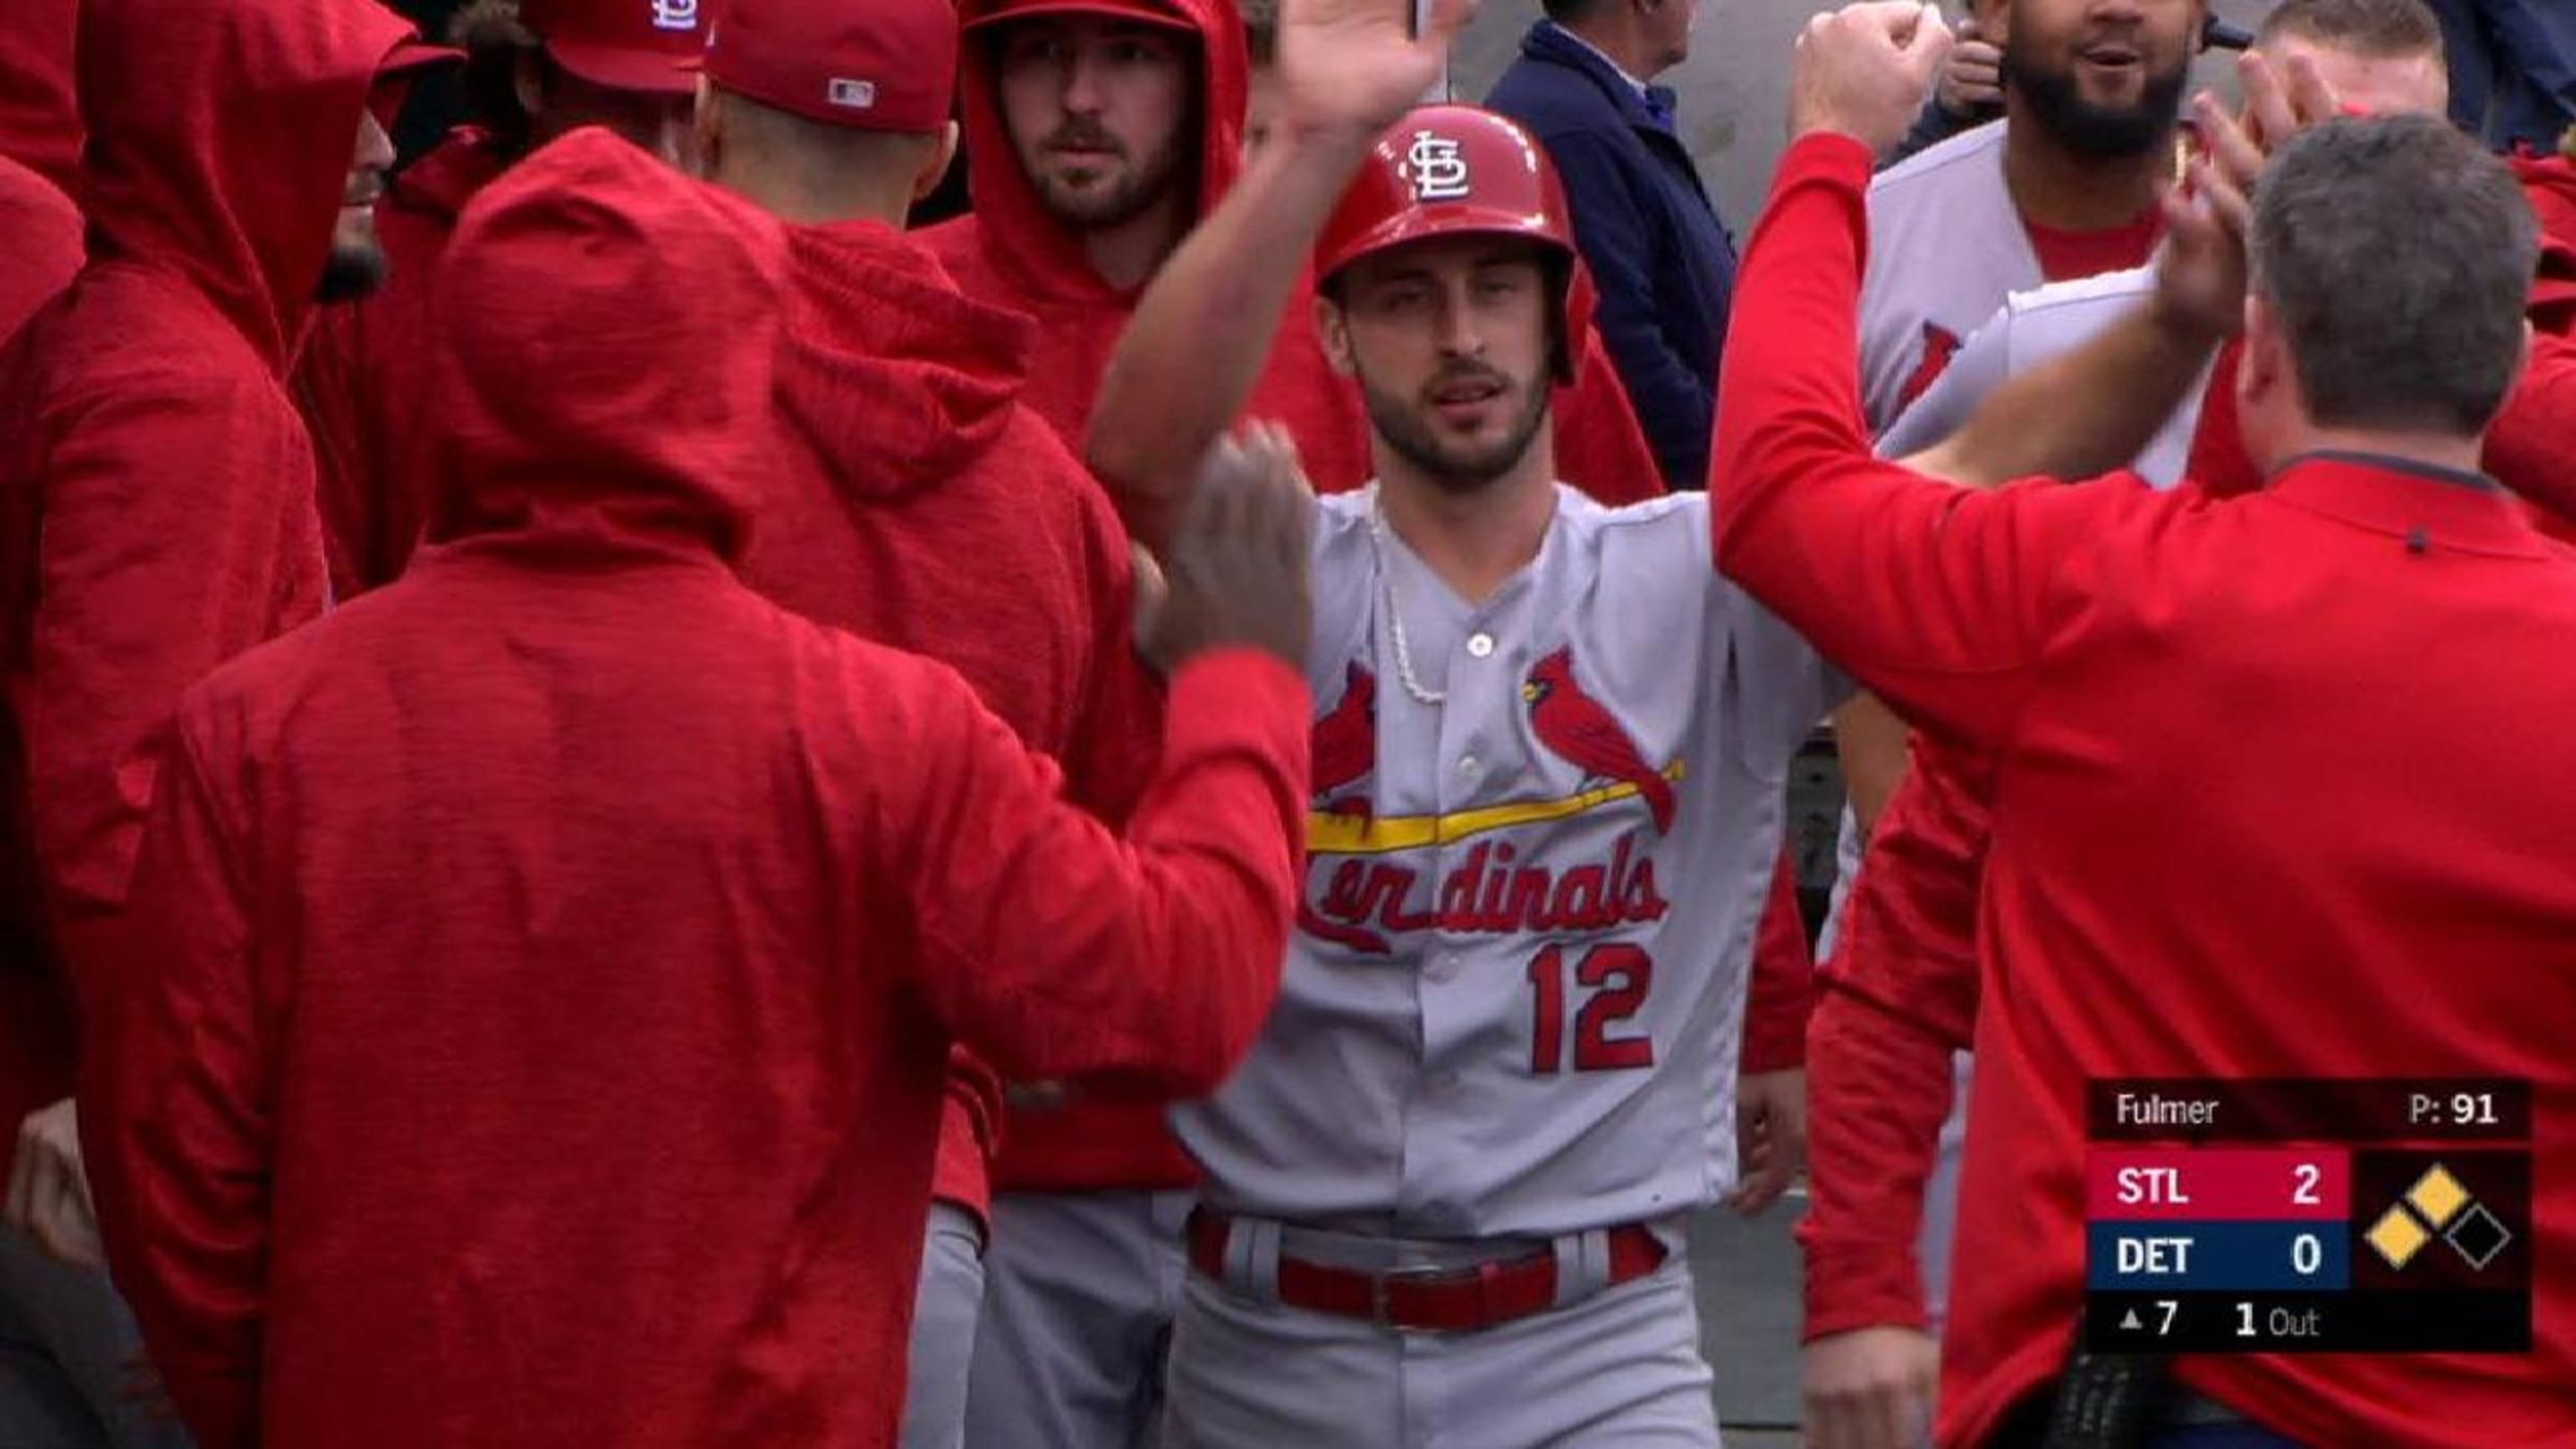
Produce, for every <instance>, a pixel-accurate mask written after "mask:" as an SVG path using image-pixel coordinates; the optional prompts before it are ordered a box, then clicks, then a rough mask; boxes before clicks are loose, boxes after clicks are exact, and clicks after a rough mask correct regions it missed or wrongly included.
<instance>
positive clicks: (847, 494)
mask: <svg viewBox="0 0 2576 1449" xmlns="http://www.w3.org/2000/svg"><path fill="white" fill-rule="evenodd" d="M956 49H957V21H956V15H955V12H954V10H953V8H952V7H951V4H950V0H877V3H873V4H870V5H866V6H857V7H832V6H820V5H813V4H809V3H805V0H730V3H729V4H728V5H727V7H726V10H725V13H724V19H723V21H722V23H721V25H720V27H719V28H718V29H717V31H716V32H715V34H714V36H713V38H712V40H711V42H710V44H709V46H708V50H707V56H706V62H705V78H706V86H705V88H704V90H703V91H702V93H701V95H700V98H699V104H698V131H697V146H696V150H697V153H698V157H699V161H700V163H701V165H702V166H703V167H704V169H705V173H706V175H707V177H708V179H710V180H712V181H714V182H716V183H717V184H718V185H720V186H723V187H725V188H727V189H729V190H731V191H733V192H735V193H737V194H739V195H741V196H743V197H744V198H746V199H748V200H750V201H751V202H752V203H754V204H755V205H757V206H759V207H761V208H762V209H763V210H765V211H768V212H769V213H771V214H772V215H774V216H777V217H779V218H781V219H782V220H785V221H788V222H790V223H793V224H794V225H791V226H790V227H789V229H788V231H787V238H788V261H789V269H788V273H787V277H786V282H785V285H786V299H787V318H786V323H787V325H786V330H785V333H784V335H783V338H782V342H783V346H782V348H781V353H780V357H779V362H778V383H777V390H778V398H779V408H780V413H781V416H782V419H783V421H784V422H785V424H786V427H785V432H786V434H787V437H786V447H785V449H784V451H783V456H782V460H781V462H780V464H779V465H778V466H777V467H776V468H775V469H774V472H773V476H772V480H771V486H770V487H769V489H768V490H767V491H766V492H765V493H764V495H763V497H762V500H761V523H762V528H761V530H760V532H759V534H758V536H757V537H756V539H755V541H754V543H753V547H752V550H751V553H750V556H749V558H748V559H747V560H746V561H745V564H744V566H743V577H744V578H745V580H746V581H747V582H749V583H750V584H751V585H752V587H754V588H755V589H758V590H760V591H761V592H762V593H764V594H766V595H768V596H769V597H770V598H772V599H775V600H777V601H778V602H780V603H782V604H785V605H787V606H788V607H790V608H792V609H795V610H797V611H798V612H800V613H802V614H805V615H806V616H807V617H809V618H813V619H816V620H819V621H821V622H823V623H826V624H830V625H833V626H835V627H838V628H844V629H848V630H850V631H851V632H853V633H855V634H858V635H859V636H861V637H862V638H866V639H871V640H876V641H879V642H882V643H887V644H892V645H895V646H898V647H901V648H904V649H909V650H913V651H915V652H918V653H923V654H927V655H929V656H931V657H932V658H935V659H939V660H942V661H944V662H946V663H948V664H951V665H953V666H954V667H956V668H957V669H958V671H959V672H960V673H962V674H964V675H965V676H966V678H967V681H968V682H969V683H971V684H973V685H974V686H975V688H976V691H977V693H978V694H979V695H980V696H981V697H982V698H983V700H984V702H985V704H986V705H987V706H988V707H989V708H991V709H992V710H993V711H994V712H995V713H996V714H998V715H1000V716H1001V717H1002V719H1003V720H1005V721H1006V722H1008V723H1009V724H1010V725H1011V727H1012V728H1013V729H1014V730H1015V731H1016V732H1017V733H1018V734H1019V736H1020V738H1021V739H1022V740H1023V741H1025V742H1026V743H1027V744H1028V745H1029V746H1030V747H1031V748H1032V749H1035V750H1038V751H1040V752H1042V753H1045V754H1047V755H1049V756H1052V757H1054V758H1055V759H1057V760H1058V761H1060V762H1061V763H1062V764H1063V766H1064V768H1065V771H1066V777H1067V778H1066V786H1067V791H1068V794H1069V798H1071V799H1072V800H1073V801H1074V802H1075V803H1077V804H1080V805H1083V806H1084V807H1085V808H1088V809H1091V810H1093V811H1095V812H1097V813H1099V814H1100V815H1101V816H1102V817H1103V818H1104V819H1107V820H1110V821H1112V822H1113V823H1114V822H1115V821H1117V820H1118V819H1121V818H1123V817H1124V814H1125V812H1126V810H1127V808H1128V807H1129V806H1130V805H1131V804H1132V803H1133V801H1134V798H1135V795H1136V793H1137V791H1138V790H1139V789H1141V787H1142V786H1143V784H1144V780H1143V778H1142V772H1143V769H1144V767H1145V766H1146V765H1147V764H1148V763H1149V759H1148V756H1149V754H1150V741H1151V740H1152V738H1153V736H1154V734H1155V733H1156V732H1157V729H1158V726H1157V724H1156V718H1157V716H1156V709H1157V705H1156V700H1155V690H1154V687H1153V685H1152V683H1151V681H1150V680H1148V679H1146V678H1145V677H1144V675H1143V672H1142V670H1141V669H1140V668H1139V666H1138V665H1137V663H1136V661H1135V659H1134V657H1133V651H1132V650H1131V649H1130V648H1129V646H1128V642H1127V632H1128V621H1129V618H1130V614H1131V612H1132V603H1133V595H1134V591H1135V590H1134V580H1133V577H1132V575H1131V572H1130V570H1129V566H1128V555H1127V544H1126V539H1125V535H1124V533H1123V531H1122V530H1121V529H1120V527H1119V524H1118V518H1117V514H1116V513H1115V512H1114V511H1113V510H1112V509H1111V507H1110V505H1109V501H1108V498H1107V497H1106V495H1104V494H1103V493H1102V492H1101V490H1100V486H1099V484H1097V483H1096V482H1094V481H1093V480H1092V477H1091V475H1090V474H1089V473H1088V472H1087V471H1085V470H1084V468H1083V467H1082V465H1081V464H1080V463H1079V462H1078V461H1076V460H1075V459H1074V457H1073V455H1072V454H1071V453H1070V452H1069V451H1068V450H1067V449H1066V447H1065V445H1064V443H1063V442H1062V440H1061V439H1059V438H1058V437H1057V436H1056V434H1055V432H1054V430H1053V429H1051V428H1049V427H1048V426H1047V425H1046V423H1045V421H1044V420H1043V419H1041V418H1040V417H1038V416H1037V414H1036V413H1035V412H1034V411H1032V410H1031V409H1030V408H1028V407H1027V406H1026V405H1025V404H1024V403H1023V402H1022V401H1021V399H1022V397H1023V395H1024V393H1025V392H1026V390H1027V387H1028V362H1029V355H1030V353H1031V351H1032V349H1033V347H1034V345H1035V342H1036V339H1035V337H1034V336H1033V329H1032V328H1031V326H1030V324H1029V322H1028V321H1027V320H1026V319H1025V318H1022V317H1019V316H1017V315H1015V314H1012V313H1009V312H1006V311H1003V310H1002V309H1000V308H998V307H995V306H992V305H990V304H987V303H983V302H978V301H975V300H973V299H971V298H969V297H967V296H966V295H964V294H963V293H961V292H959V291H958V290H957V287H956V285H955V284H954V283H953V282H951V281H950V280H949V278H948V276H947V274H946V273H945V272H943V271H942V270H941V269H940V267H939V265H938V263H936V262H935V261H933V260H932V259H931V258H930V257H929V256H928V254H927V253H926V252H925V251H923V250H922V249H921V248H920V247H919V245H918V244H917V242H916V240H915V239H914V238H910V237H906V236H904V235H902V234H900V231H899V228H900V227H901V226H902V224H903V220H904V216H905V213H906V211H907V210H908V209H909V207H910V206H911V204H912V202H913V201H914V200H915V198H917V197H919V196H920V195H923V194H925V193H926V192H927V191H928V190H929V189H930V188H931V187H932V186H934V185H935V184H936V183H937V181H938V179H939V177H940V175H941V173H942V172H943V171H945V170H946V168H947V165H948V161H949V158H950V156H951V155H952V154H953V152H954V149H955V143H956V127H955V126H954V124H953V123H951V121H950V120H949V116H950V112H951V101H952V99H953V96H954V94H955V89H956V75H957V67H956V64H955V59H954V55H955V51H956ZM1002 1111H1003V1103H1002V1098H1001V1093H1000V1090H999V1087H998V1084H997V1083H996V1082H995V1080H994V1078H993V1076H992V1073H991V1071H990V1070H989V1069H988V1068H986V1067H984V1066H982V1065H981V1064H979V1063H976V1062H974V1061H972V1060H971V1059H961V1060H960V1061H959V1062H958V1063H957V1070H956V1072H955V1073H954V1074H953V1075H952V1077H951V1079H950V1084H949V1096H948V1101H947V1104H946V1110H945V1112H944V1113H943V1115H942V1117H941V1121H940V1129H941V1130H940V1139H939V1156H938V1162H937V1170H936V1173H935V1176H934V1179H933V1202H932V1205H931V1217H930V1230H929V1234H928V1236H927V1238H926V1240H925V1245H924V1254H923V1261H922V1276H921V1285H920V1295H919V1298H918V1301H917V1304H916V1307H915V1312H914V1316H913V1323H912V1351H911V1376H910V1377H911V1382H910V1391H909V1393H908V1395H907V1397H906V1403H905V1411H904V1430H903V1441H902V1442H903V1444H904V1445H905V1446H906V1449H956V1446H958V1445H960V1444H961V1443H963V1442H964V1430H965V1426H964V1414H965V1400H966V1392H967V1384H968V1371H969V1366H970V1364H971V1361H972V1359H973V1356H974V1347H975V1334H976V1323H977V1319H978V1317H979V1309H980V1307H981V1303H982V1299H983V1283H984V1266H983V1257H984V1245H985V1242H986V1238H987V1225H988V1222H989V1218H990V1212H991V1186H990V1183H989V1182H988V1180H987V1173H986V1157H987V1154H988V1153H989V1151H990V1149H991V1146H992V1145H993V1140H994V1138H996V1137H997V1136H998V1135H999V1132H1000V1128H1001V1114H1002Z"/></svg>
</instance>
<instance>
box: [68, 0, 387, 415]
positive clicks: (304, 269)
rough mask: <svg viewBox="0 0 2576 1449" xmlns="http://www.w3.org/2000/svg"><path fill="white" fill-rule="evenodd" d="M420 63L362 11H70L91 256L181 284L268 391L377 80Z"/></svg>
mask: <svg viewBox="0 0 2576 1449" xmlns="http://www.w3.org/2000/svg"><path fill="white" fill-rule="evenodd" d="M419 54H420V52H419V48H418V47H417V46H416V45H415V44H414V43H413V40H412V30H411V26H410V25H409V24H407V23H405V22H404V21H403V20H402V19H401V18H400V17H398V16H396V15H395V14H394V13H393V12H392V11H389V10H386V9H384V8H383V7H381V6H379V5H376V4H374V3H372V0H83V4H82V8H81V21H80V48H79V63H80V96H81V115H82V119H83V120H84V121H85V122H86V123H87V125H88V127H89V145H88V149H87V150H86V151H85V152H84V153H83V156H82V162H81V189H80V193H79V199H80V202H81V207H82V209H83V211H85V212H86V213H87V214H88V217H89V222H90V234H91V244H90V253H91V256H92V257H93V258H95V259H101V260H109V259H130V260H134V261H140V262H144V263H148V264H150V265H151V266H153V267H156V268H159V269H161V270H164V271H167V272H171V273H175V274H177V275H178V276H181V277H183V278H185V279H186V280H187V281H188V282H189V283H190V284H191V285H192V286H194V287H195V288H196V289H197V290H198V291H199V292H201V293H203V294H204V295H205V297H206V298H207V300H208V301H210V302H211V303H212V304H213V305H214V306H215V307H216V308H217V309H219V310H220V311H222V312H223V314H224V315H225V316H226V317H227V318H228V319H230V320H231V322H232V323H233V325H234V326H236V327H238V328H240V329H241V332H242V334H243V335H244V336H245V337H247V338H248V339H249V340H250V342H251V344H252V345H253V346H254V347H256V348H258V349H259V351H260V352H261V354H262V355H263V356H265V357H267V358H268V359H269V362H270V364H271V365H272V366H273V367H274V368H276V369H277V371H278V372H279V373H280V374H281V375H282V374H283V373H284V371H285V369H286V364H287V361H288V359H289V357H290V356H291V355H292V353H293V351H294V347H295V343H296V340H297V338H298V337H299V336H300V335H301V333H302V330H303V325H304V320H305V318H306V316H307V315H308V314H309V312H310V309H311V308H312V306H313V291H314V288H315V287H316V286H317V285H318V284H319V283H320V281H321V278H322V264H323V260H324V258H326V257H327V256H328V255H329V254H330V249H331V231H332V226H333V223H334V221H335V220H336V218H337V216H338V214H339V210H340V200H341V196H342V194H343V193H344V191H345V190H346V182H347V177H348V174H349V157H350V153H351V151H352V150H353V149H355V147H356V144H357V138H358V123H359V119H360V118H361V116H362V115H363V114H365V112H366V108H367V105H368V103H369V99H370V96H371V93H372V92H373V91H374V89H375V84H376V79H377V76H378V74H379V72H380V71H382V70H384V69H385V68H386V67H387V66H388V64H389V63H390V64H392V65H394V66H397V67H399V66H403V65H409V64H412V63H415V62H416V60H417V59H418V57H419Z"/></svg>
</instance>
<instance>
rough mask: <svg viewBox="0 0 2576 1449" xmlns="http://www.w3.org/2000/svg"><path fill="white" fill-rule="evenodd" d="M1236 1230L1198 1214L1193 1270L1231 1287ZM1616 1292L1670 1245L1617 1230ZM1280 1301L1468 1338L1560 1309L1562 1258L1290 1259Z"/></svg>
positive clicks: (1282, 1265) (1632, 1226) (1548, 1252)
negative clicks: (1228, 1250)
mask: <svg viewBox="0 0 2576 1449" xmlns="http://www.w3.org/2000/svg"><path fill="white" fill-rule="evenodd" d="M1232 1235H1233V1224H1232V1223H1231V1222H1229V1221H1228V1220H1227V1219H1225V1218H1223V1217H1221V1216H1219V1215H1217V1214H1215V1213H1211V1212H1207V1211H1205V1210H1201V1211H1198V1212H1194V1213H1192V1214H1190V1229H1189V1238H1190V1266H1191V1267H1193V1268H1196V1269H1197V1270H1198V1271H1199V1272H1201V1273H1204V1274H1206V1275H1207V1276H1208V1277H1210V1278H1213V1279H1215V1280H1217V1281H1218V1282H1223V1281H1225V1245H1226V1240H1227V1239H1228V1238H1229V1237H1231V1236H1232ZM1609 1237H1610V1281H1609V1283H1608V1285H1606V1286H1609V1287H1613V1288H1615V1287H1617V1286H1618V1285H1620V1284H1622V1283H1633V1282H1635V1281H1636V1280H1637V1279H1639V1278H1643V1277H1645V1276H1646V1275H1647V1274H1649V1273H1652V1272H1653V1271H1655V1270H1656V1269H1657V1268H1659V1267H1661V1266H1663V1262H1664V1244H1663V1240H1662V1239H1660V1238H1658V1237H1656V1236H1655V1235H1654V1233H1653V1232H1652V1231H1650V1230H1648V1229H1646V1228H1644V1227H1642V1226H1640V1225H1638V1224H1636V1223H1629V1224H1627V1225H1626V1226H1624V1227H1616V1228H1612V1229H1611V1230H1610V1234H1609ZM1279 1301H1280V1302H1282V1303H1285V1304H1287V1305H1288V1306H1289V1307H1291V1308H1302V1309H1305V1310H1306V1311H1308V1312H1310V1313H1329V1314H1332V1315H1334V1316H1335V1317H1337V1318H1356V1319H1359V1320H1360V1321H1362V1322H1364V1323H1374V1324H1377V1325H1379V1326H1380V1327H1383V1328H1392V1329H1396V1330H1399V1331H1402V1332H1406V1333H1466V1332H1470V1331H1473V1330H1475V1329H1479V1328H1492V1327H1494V1326H1495V1325H1497V1324H1502V1323H1509V1322H1511V1321H1512V1320H1514V1319H1516V1318H1528V1317H1530V1316H1531V1315H1533V1314H1539V1313H1545V1312H1547V1311H1548V1310H1549V1309H1551V1308H1554V1307H1555V1306H1556V1253H1555V1251H1554V1250H1553V1249H1548V1248H1542V1249H1540V1250H1539V1251H1538V1252H1536V1253H1532V1254H1529V1255H1527V1256H1525V1257H1519V1258H1509V1259H1502V1260H1497V1261H1495V1262H1490V1263H1476V1264H1473V1265H1470V1266H1467V1267H1463V1268H1396V1269H1391V1270H1389V1271H1386V1272H1383V1273H1370V1272H1363V1271H1361V1270H1359V1269H1355V1268H1336V1267H1332V1266H1330V1265H1328V1264H1324V1263H1309V1262H1306V1261H1304V1260H1303V1259H1298V1258H1291V1257H1288V1256H1286V1255H1285V1254H1282V1255H1281V1256H1280V1259H1279Z"/></svg>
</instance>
